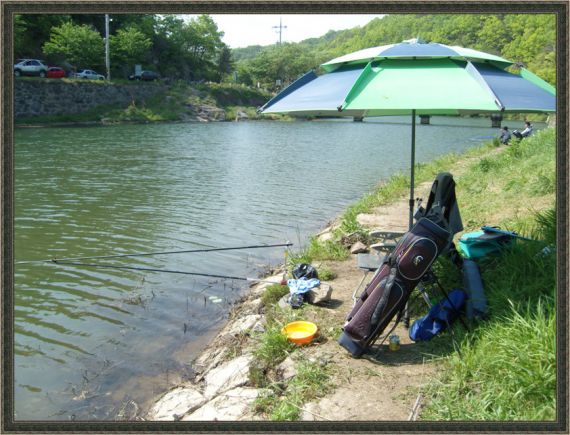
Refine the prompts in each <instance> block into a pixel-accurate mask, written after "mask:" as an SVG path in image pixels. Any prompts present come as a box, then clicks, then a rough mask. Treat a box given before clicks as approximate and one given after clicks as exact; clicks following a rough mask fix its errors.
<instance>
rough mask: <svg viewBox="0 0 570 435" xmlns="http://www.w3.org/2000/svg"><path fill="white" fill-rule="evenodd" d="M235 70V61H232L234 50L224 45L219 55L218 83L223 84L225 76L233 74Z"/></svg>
mask: <svg viewBox="0 0 570 435" xmlns="http://www.w3.org/2000/svg"><path fill="white" fill-rule="evenodd" d="M233 69H234V61H233V59H232V50H230V47H228V46H227V45H225V44H224V46H223V47H222V49H221V50H220V53H219V54H218V71H217V75H218V82H221V81H222V78H223V77H224V75H226V74H229V73H231V72H232V71H233Z"/></svg>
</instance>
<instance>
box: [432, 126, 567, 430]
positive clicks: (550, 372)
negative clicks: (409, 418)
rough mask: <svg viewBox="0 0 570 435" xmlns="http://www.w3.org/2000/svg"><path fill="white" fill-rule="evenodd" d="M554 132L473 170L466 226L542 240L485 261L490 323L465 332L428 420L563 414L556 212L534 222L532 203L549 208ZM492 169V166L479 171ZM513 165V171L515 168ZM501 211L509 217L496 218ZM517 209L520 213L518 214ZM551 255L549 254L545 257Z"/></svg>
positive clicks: (463, 186)
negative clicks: (541, 183) (540, 184)
mask: <svg viewBox="0 0 570 435" xmlns="http://www.w3.org/2000/svg"><path fill="white" fill-rule="evenodd" d="M554 137H555V136H554V130H553V129H548V130H543V131H541V132H539V133H538V134H536V135H535V136H533V137H531V138H527V139H525V140H523V141H520V142H519V143H517V145H516V151H515V152H509V151H510V150H509V149H506V150H505V152H503V153H501V154H498V155H494V156H493V159H492V160H490V158H487V159H483V160H481V161H480V162H479V163H475V164H473V165H472V166H471V167H470V168H468V169H467V171H466V173H465V174H463V175H462V176H461V177H460V178H459V180H458V189H457V197H458V198H459V199H461V198H465V199H464V200H463V201H462V202H461V204H460V207H461V212H462V216H463V219H464V224H466V225H467V226H468V227H469V228H467V230H472V229H475V228H477V227H479V226H481V225H483V224H498V225H501V226H502V227H503V228H508V229H513V230H516V231H518V232H519V233H521V234H522V235H525V236H527V237H531V238H533V239H535V240H537V241H534V242H533V241H522V240H518V241H516V243H515V244H514V246H513V247H512V248H511V249H509V250H505V251H504V252H503V253H502V255H500V256H497V257H489V258H485V259H482V260H480V261H479V267H480V270H481V274H482V279H483V282H484V284H485V294H486V296H487V300H488V307H489V315H490V318H489V319H490V320H487V321H482V322H479V323H475V324H474V325H473V327H474V329H473V330H472V332H471V333H465V332H464V331H461V330H459V331H460V333H459V334H458V335H459V341H460V343H461V346H460V350H461V354H459V353H452V354H451V355H450V356H449V357H447V359H446V360H445V366H446V367H445V368H446V370H442V371H441V372H440V375H439V376H438V377H437V378H436V379H435V380H434V381H433V383H432V384H431V386H430V388H429V389H428V390H427V394H428V397H429V400H428V401H427V403H426V406H425V408H424V411H423V412H422V419H424V420H432V419H433V420H442V419H443V420H489V421H492V420H506V421H511V420H552V419H554V418H555V416H556V411H555V405H556V402H555V400H556V394H555V393H556V348H555V341H556V311H555V307H556V305H555V296H554V295H555V289H556V258H555V244H556V210H555V208H554V207H553V206H551V207H550V208H548V207H546V208H544V206H543V209H542V210H541V211H538V212H532V213H531V214H529V209H530V207H531V205H530V204H528V201H529V199H531V198H532V199H533V201H537V202H541V203H543V204H552V202H553V199H554V195H553V193H554V192H553V191H551V189H550V187H549V186H550V181H548V182H545V183H546V188H545V189H543V188H537V186H536V184H537V182H536V181H533V180H536V177H538V179H541V177H544V178H546V179H548V180H551V179H553V174H554V173H555V171H554V169H555V168H554V166H553V164H554ZM482 162H486V163H482ZM514 167H516V168H517V169H516V170H513V168H514ZM488 210H490V213H489V215H490V216H494V215H496V214H497V213H498V212H499V213H500V211H501V210H509V211H510V213H511V214H510V215H509V216H505V217H504V220H502V221H496V220H495V221H493V220H490V219H489V218H488V217H486V216H487V212H488ZM518 210H520V211H521V214H520V215H518V216H513V215H512V213H513V212H514V213H516V212H517V211H518ZM545 248H546V249H545ZM436 269H437V273H438V275H439V276H443V277H444V278H443V285H444V287H446V288H452V287H455V286H461V276H460V275H458V274H457V272H456V273H455V274H454V273H452V271H450V269H449V265H448V264H446V262H445V261H443V262H442V261H438V262H437V264H436Z"/></svg>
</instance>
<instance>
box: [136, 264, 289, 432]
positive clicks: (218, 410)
mask: <svg viewBox="0 0 570 435" xmlns="http://www.w3.org/2000/svg"><path fill="white" fill-rule="evenodd" d="M282 276H283V273H280V274H278V275H275V276H270V277H268V278H266V280H265V282H261V283H259V284H256V285H255V286H253V287H251V288H250V291H249V293H248V294H247V295H246V296H245V297H244V299H243V300H242V301H240V303H238V304H237V305H236V308H235V309H234V310H233V311H232V312H231V314H230V320H229V321H228V323H227V324H226V325H225V327H224V328H223V329H222V330H221V331H220V333H219V334H218V335H217V337H216V338H215V339H214V340H213V342H212V343H211V344H210V345H209V346H208V347H207V348H206V349H205V350H204V351H203V353H202V354H201V355H200V356H199V357H198V358H197V359H196V360H195V361H194V363H193V367H194V370H195V372H196V374H197V376H196V378H195V379H194V380H193V382H189V383H186V384H183V385H180V386H178V387H176V388H174V389H173V390H171V391H168V392H167V393H166V394H164V395H163V396H162V397H160V398H159V399H158V400H157V401H156V403H155V404H154V406H153V407H152V409H151V410H150V412H149V413H148V416H147V419H148V420H156V421H176V420H183V421H192V420H236V421H237V420H252V419H254V417H255V416H254V414H253V413H252V411H251V405H252V404H253V402H254V400H255V399H256V398H257V396H258V394H259V389H257V388H252V387H250V386H248V384H249V370H250V367H251V364H252V362H253V360H254V357H253V355H252V349H251V344H252V343H251V340H248V337H249V336H250V335H251V334H252V333H255V332H262V331H263V330H264V316H263V315H262V314H261V308H262V301H261V295H262V294H263V292H264V291H265V290H266V288H267V287H268V286H269V285H271V284H272V283H279V282H280V281H281V279H282ZM236 347H237V348H236ZM237 354H239V355H238V356H236V355H237Z"/></svg>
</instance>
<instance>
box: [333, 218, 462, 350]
mask: <svg viewBox="0 0 570 435" xmlns="http://www.w3.org/2000/svg"><path fill="white" fill-rule="evenodd" d="M451 238H452V234H451V233H450V232H449V231H448V230H446V229H444V228H442V227H441V226H439V225H438V224H436V223H434V222H433V221H432V220H430V219H427V218H425V217H424V218H421V219H419V220H418V222H417V223H416V224H415V225H414V226H413V227H412V229H411V230H410V231H408V232H407V233H406V234H405V235H404V236H402V238H401V239H400V241H399V242H398V244H397V245H396V247H395V248H394V251H393V252H392V253H391V254H390V255H388V256H387V258H386V259H385V260H384V263H383V264H382V266H381V267H380V268H379V269H378V270H377V271H376V273H375V274H374V276H373V278H372V280H371V281H370V283H369V284H368V285H367V286H366V288H365V289H364V291H363V292H362V294H361V295H360V297H359V298H358V300H357V301H356V304H355V305H354V308H353V309H352V310H351V311H350V313H349V314H348V316H347V320H346V323H345V325H344V327H343V333H342V335H341V336H340V338H339V340H338V342H339V344H340V345H341V346H343V347H344V348H346V349H347V350H348V351H349V352H350V353H351V354H352V355H353V356H355V357H358V356H361V355H362V354H363V353H364V352H365V351H366V349H367V348H368V347H369V346H371V345H372V344H373V343H374V341H375V340H376V339H377V338H378V336H379V335H380V334H381V333H382V332H383V331H384V329H385V328H386V327H387V326H388V324H389V323H390V321H391V320H392V319H393V318H394V317H395V316H396V315H397V314H400V313H401V312H402V311H403V309H404V307H405V305H406V302H407V301H408V298H409V297H410V294H411V293H412V290H414V288H415V287H416V285H417V284H418V282H419V281H420V279H421V278H422V277H423V276H424V274H425V273H426V272H427V271H428V270H429V268H430V267H431V265H432V264H433V262H434V261H435V259H436V258H437V257H438V256H439V255H440V253H441V252H442V250H444V249H446V248H447V247H448V246H449V244H450V241H451Z"/></svg>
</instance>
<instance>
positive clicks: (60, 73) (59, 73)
mask: <svg viewBox="0 0 570 435" xmlns="http://www.w3.org/2000/svg"><path fill="white" fill-rule="evenodd" d="M62 77H65V70H64V69H63V68H60V67H58V66H50V67H49V68H48V71H47V78H48V79H60V78H62Z"/></svg>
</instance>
